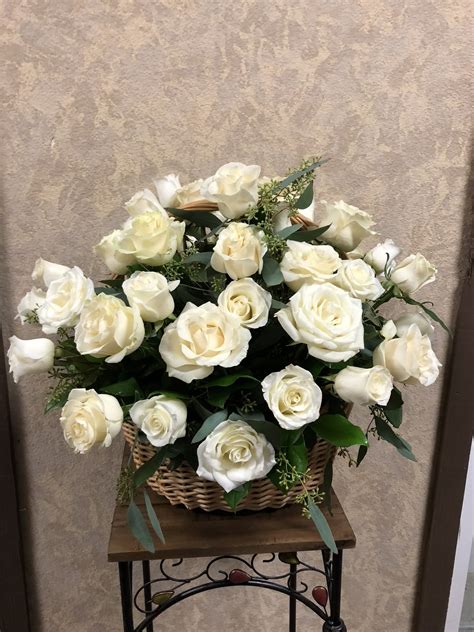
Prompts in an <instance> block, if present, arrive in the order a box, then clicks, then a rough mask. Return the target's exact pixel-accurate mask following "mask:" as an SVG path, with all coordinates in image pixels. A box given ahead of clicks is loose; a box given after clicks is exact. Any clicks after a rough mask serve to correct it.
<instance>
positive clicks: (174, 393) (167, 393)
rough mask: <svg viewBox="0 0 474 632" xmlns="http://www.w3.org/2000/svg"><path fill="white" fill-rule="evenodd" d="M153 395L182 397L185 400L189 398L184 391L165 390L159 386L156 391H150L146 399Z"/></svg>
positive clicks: (173, 397)
mask: <svg viewBox="0 0 474 632" xmlns="http://www.w3.org/2000/svg"><path fill="white" fill-rule="evenodd" d="M155 395H164V396H165V397H169V398H170V399H183V400H185V401H186V400H188V399H189V395H186V393H178V392H177V391H165V390H163V389H161V388H160V389H158V390H156V391H152V392H151V393H150V394H149V395H148V398H147V399H150V397H155Z"/></svg>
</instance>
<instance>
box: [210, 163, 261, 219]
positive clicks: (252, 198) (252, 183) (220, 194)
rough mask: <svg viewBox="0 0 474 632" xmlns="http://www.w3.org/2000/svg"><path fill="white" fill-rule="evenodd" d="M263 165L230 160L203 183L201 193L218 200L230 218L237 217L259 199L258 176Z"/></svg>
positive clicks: (220, 207) (221, 208)
mask: <svg viewBox="0 0 474 632" xmlns="http://www.w3.org/2000/svg"><path fill="white" fill-rule="evenodd" d="M260 171H261V167H259V166H258V165H244V164H242V163H241V162H229V163H228V164H226V165H223V166H222V167H220V168H219V169H218V170H217V171H216V173H215V175H213V176H211V177H210V178H208V179H207V180H204V182H203V183H202V185H201V195H202V197H204V198H205V199H206V200H210V201H211V202H216V203H217V205H218V207H219V210H220V212H221V213H222V214H223V215H224V216H225V217H228V218H229V219H237V218H238V217H241V216H242V215H244V214H245V213H246V212H247V211H248V210H249V208H251V207H252V206H255V204H256V203H257V200H258V178H259V176H260Z"/></svg>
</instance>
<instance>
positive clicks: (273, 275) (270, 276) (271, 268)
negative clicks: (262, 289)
mask: <svg viewBox="0 0 474 632" xmlns="http://www.w3.org/2000/svg"><path fill="white" fill-rule="evenodd" d="M262 278H263V280H264V281H265V283H266V285H267V287H273V286H274V285H280V283H283V280H284V279H283V275H282V273H281V270H280V264H279V263H278V261H276V260H275V259H273V258H272V257H269V256H268V255H265V256H264V258H263V269H262Z"/></svg>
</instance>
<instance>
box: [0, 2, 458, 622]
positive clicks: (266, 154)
mask: <svg viewBox="0 0 474 632" xmlns="http://www.w3.org/2000/svg"><path fill="white" fill-rule="evenodd" d="M469 4H470V3H469V2H468V0H444V1H443V2H441V1H434V2H433V1H429V0H405V1H403V0H402V1H393V2H391V1H385V2H384V1H382V0H359V1H358V2H351V1H350V0H332V1H331V2H323V1H322V0H294V1H293V2H287V0H254V1H252V0H240V1H237V2H230V1H227V0H220V1H218V0H207V1H206V0H201V1H200V2H198V1H193V0H160V1H157V0H155V1H146V0H135V1H130V0H116V1H113V2H112V1H109V2H106V1H104V0H102V1H100V0H94V1H93V0H91V1H84V0H82V1H78V0H74V1H73V0H49V1H48V0H27V1H22V0H3V3H2V30H1V33H0V41H1V49H2V58H3V60H4V62H3V63H2V71H3V72H4V73H5V78H4V80H3V82H2V87H1V99H2V125H3V139H4V141H3V147H2V149H3V151H2V154H3V156H2V162H3V165H2V167H1V171H0V173H2V185H1V193H2V196H3V213H4V214H3V233H2V235H3V237H2V238H3V240H4V244H3V246H4V252H5V258H4V260H3V266H2V274H3V288H2V297H3V299H4V300H3V312H4V316H5V320H4V322H5V329H6V332H5V333H6V334H8V335H9V334H10V333H12V332H16V333H17V334H18V333H19V332H20V326H19V325H18V324H14V322H13V314H14V306H15V305H16V304H17V302H18V300H19V299H20V297H21V296H22V294H23V293H24V292H25V291H26V290H27V289H28V287H29V284H30V280H29V273H30V271H31V269H32V266H33V263H34V261H35V259H36V257H37V256H38V255H42V256H43V257H45V258H48V259H52V260H54V261H58V262H62V263H65V264H70V265H72V264H78V265H80V266H82V267H83V269H84V270H85V272H86V273H87V274H93V275H95V276H96V278H100V277H101V274H102V273H103V271H102V270H101V266H100V264H99V262H97V261H95V260H94V259H93V258H92V257H91V246H92V244H93V243H95V242H96V241H97V238H98V236H99V235H102V234H104V233H105V232H106V231H108V230H109V229H110V228H112V227H113V226H115V225H117V224H118V223H119V222H120V221H121V220H122V218H123V217H124V212H123V210H120V209H121V206H122V204H123V202H124V200H126V199H128V197H129V196H130V195H131V194H132V193H134V192H135V191H136V190H138V189H139V188H143V186H145V185H150V184H151V178H152V176H155V175H157V174H159V173H161V174H166V173H168V172H170V171H177V172H179V173H181V174H182V175H183V176H184V178H185V179H186V178H194V177H196V176H198V175H200V174H208V173H211V172H213V170H214V169H215V168H216V167H217V166H219V165H220V164H222V163H223V162H226V161H229V160H241V161H244V162H254V161H257V162H259V163H261V164H262V165H263V167H264V170H265V172H266V173H268V174H274V173H281V172H282V170H283V169H285V168H286V167H287V166H288V165H293V164H295V163H297V162H298V161H299V159H300V157H301V156H302V155H308V154H311V153H313V152H321V153H324V154H326V155H330V156H331V157H332V160H331V162H330V163H329V164H328V165H327V166H326V167H325V168H324V170H323V171H322V172H321V176H320V179H319V184H318V186H317V194H318V196H321V197H329V198H331V197H334V198H340V197H342V198H344V200H346V201H348V202H350V203H353V204H356V205H358V206H360V207H362V208H364V209H367V210H369V211H371V212H373V213H374V214H375V216H376V218H377V220H378V222H379V230H380V231H381V232H382V233H383V234H386V235H388V236H392V237H394V238H395V239H396V240H397V241H398V242H399V243H400V244H402V245H403V247H404V249H405V250H406V252H407V253H408V252H410V251H413V250H420V251H421V252H423V253H425V254H426V255H427V256H428V257H429V258H430V259H432V260H433V261H434V262H436V264H437V265H438V266H439V270H440V274H439V276H440V278H441V282H440V283H439V284H438V285H437V286H436V287H433V288H432V289H431V286H430V290H429V292H426V295H430V296H432V295H434V298H435V300H436V304H437V308H438V310H439V312H440V313H441V315H442V316H443V317H445V318H447V319H450V318H451V317H452V313H453V309H454V305H455V298H456V289H457V284H458V281H459V274H460V271H462V269H463V266H464V263H463V260H462V257H461V250H462V247H461V236H462V232H463V198H464V194H465V185H466V178H467V171H468V134H469V129H468V128H469V115H468V112H469V110H468V106H469V99H468V96H469V85H470V77H469V76H468V67H469V63H470V60H469V45H470V41H469V40H470V33H469V20H470V16H469V13H468V7H469ZM26 333H27V334H31V333H32V332H26ZM24 334H25V332H24V331H22V332H21V335H24ZM436 346H437V348H438V349H439V351H440V356H441V358H443V357H444V352H445V349H446V340H445V338H444V336H443V335H441V334H438V335H437V337H436ZM440 387H441V385H440V384H438V385H436V386H434V387H432V388H430V389H429V390H422V389H420V390H418V391H417V392H416V393H413V392H412V396H411V397H410V398H409V400H408V401H409V404H408V415H407V422H406V426H405V433H406V436H407V438H408V439H409V440H410V441H411V443H412V444H413V447H414V450H415V452H416V454H417V455H418V462H417V463H416V464H411V463H408V462H404V461H402V459H401V458H399V457H398V456H397V454H396V453H395V452H394V451H393V450H391V449H390V447H389V446H387V445H379V444H378V445H376V446H375V447H374V449H373V450H372V455H371V457H372V458H370V459H369V460H368V461H367V463H366V464H364V466H363V467H362V468H361V469H360V471H357V472H355V471H348V469H347V468H346V467H345V465H344V464H341V465H340V466H339V471H338V475H337V480H336V489H337V490H338V492H339V494H340V496H341V498H342V499H343V501H344V504H345V506H346V509H347V513H348V515H349V517H350V519H351V521H352V523H353V525H354V528H355V530H356V532H357V535H358V538H359V545H358V548H357V549H356V550H355V551H353V552H350V553H348V554H347V556H346V561H347V567H346V575H345V584H344V613H345V618H346V620H347V623H348V625H349V629H350V630H351V632H371V631H372V630H375V629H377V630H384V631H385V632H408V631H409V630H410V614H411V610H412V604H413V597H414V589H415V583H416V575H417V567H418V563H419V550H420V546H421V528H422V525H423V516H424V510H425V502H426V493H427V487H428V479H429V474H430V462H431V456H432V452H433V444H434V437H435V431H436V424H437V411H438V401H439V396H440V391H441V388H440ZM45 388H46V384H45V381H44V380H42V379H40V378H38V379H34V380H30V381H29V382H28V383H25V384H24V385H22V386H21V387H19V388H15V387H13V386H12V389H11V395H12V403H13V407H14V433H15V442H16V449H17V467H18V471H19V475H20V478H21V505H22V517H23V527H24V537H25V544H26V551H27V574H28V583H29V591H30V599H31V604H32V608H33V618H34V625H33V630H34V632H62V631H65V630H72V631H73V632H92V630H97V629H98V626H99V627H100V624H102V626H103V628H101V629H104V630H108V631H109V630H110V631H111V632H115V631H119V629H120V625H119V603H118V586H117V582H116V577H115V573H114V569H113V568H111V567H110V566H108V565H107V563H106V560H105V550H106V541H107V531H108V522H109V520H110V517H111V511H112V505H113V495H114V479H115V475H116V472H117V468H118V464H119V459H120V451H121V446H120V445H119V444H115V445H114V447H113V448H111V449H110V450H108V451H103V452H96V453H94V454H90V455H87V456H84V457H77V456H74V455H73V454H72V453H71V452H70V451H69V450H68V449H67V448H66V446H65V445H64V444H63V440H62V437H61V433H60V431H59V428H58V421H57V416H56V415H51V416H49V417H46V418H43V416H42V414H41V409H42V405H43V400H44V392H45ZM252 604H255V605H252ZM255 606H256V607H257V610H254V608H255ZM258 609H260V611H261V612H260V614H258ZM285 614H286V605H285V604H284V603H283V602H282V601H281V599H280V598H279V597H278V596H276V595H275V596H273V595H269V594H267V593H265V594H259V592H258V591H255V592H253V593H251V594H250V593H246V592H245V590H243V591H242V593H233V594H232V595H231V594H230V593H229V592H227V591H226V592H224V593H222V594H219V595H218V594H217V593H214V594H213V595H212V596H207V597H200V598H197V599H196V600H195V601H193V602H188V603H187V604H186V605H184V606H183V607H182V608H181V610H180V611H179V612H173V611H171V612H170V613H169V614H167V615H166V617H164V618H163V620H162V623H160V630H163V632H167V631H171V630H177V629H184V630H186V631H187V630H191V629H193V630H195V629H201V628H204V629H207V630H214V631H215V632H219V631H220V630H229V631H232V630H234V631H237V630H241V629H248V630H256V629H258V630H261V631H262V632H270V631H271V632H276V631H277V630H284V629H285V626H284V624H283V619H282V617H283V616H284V615H285ZM257 616H258V617H259V621H260V622H259V623H258V624H257V623H256V621H257ZM300 620H301V624H300V626H301V627H300V629H301V630H305V631H306V630H309V629H312V630H313V629H318V625H319V624H318V623H317V622H316V624H315V623H314V622H313V623H311V621H312V619H311V618H310V617H309V615H308V614H307V613H306V612H303V611H302V612H301V613H300Z"/></svg>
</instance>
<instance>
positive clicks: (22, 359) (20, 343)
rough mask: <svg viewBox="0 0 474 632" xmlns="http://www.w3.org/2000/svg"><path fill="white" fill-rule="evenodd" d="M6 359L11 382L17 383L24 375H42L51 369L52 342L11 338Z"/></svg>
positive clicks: (40, 339) (46, 339) (44, 339)
mask: <svg viewBox="0 0 474 632" xmlns="http://www.w3.org/2000/svg"><path fill="white" fill-rule="evenodd" d="M7 357H8V362H9V364H10V373H12V374H13V381H14V382H15V383H17V382H18V381H19V379H20V378H21V377H23V376H24V375H33V374H34V373H43V372H45V371H49V369H52V368H53V364H54V342H53V341H52V340H48V338H34V339H33V340H21V338H17V337H16V336H12V337H11V338H10V347H9V349H8V351H7Z"/></svg>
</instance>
